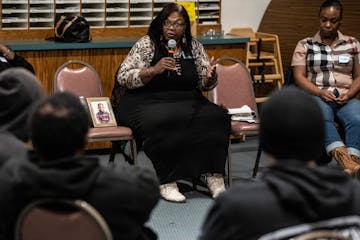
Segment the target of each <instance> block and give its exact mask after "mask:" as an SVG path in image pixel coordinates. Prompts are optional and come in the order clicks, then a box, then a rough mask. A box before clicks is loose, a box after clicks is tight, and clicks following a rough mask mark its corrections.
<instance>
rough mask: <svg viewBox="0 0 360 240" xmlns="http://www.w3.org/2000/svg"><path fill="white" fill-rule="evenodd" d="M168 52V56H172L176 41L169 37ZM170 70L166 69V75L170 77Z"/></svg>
mask: <svg viewBox="0 0 360 240" xmlns="http://www.w3.org/2000/svg"><path fill="white" fill-rule="evenodd" d="M167 46H168V54H169V57H172V58H173V57H174V52H175V48H176V41H175V40H174V39H169V41H168V43H167ZM170 74H171V71H168V74H167V75H168V77H170Z"/></svg>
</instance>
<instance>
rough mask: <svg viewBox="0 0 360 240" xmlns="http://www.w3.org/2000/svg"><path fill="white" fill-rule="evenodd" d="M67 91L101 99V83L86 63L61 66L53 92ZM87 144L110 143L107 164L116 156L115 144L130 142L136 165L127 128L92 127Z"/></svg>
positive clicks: (133, 155) (135, 155) (133, 153)
mask: <svg viewBox="0 0 360 240" xmlns="http://www.w3.org/2000/svg"><path fill="white" fill-rule="evenodd" d="M58 91H60V92H62V91H68V92H71V93H73V94H75V95H76V96H79V97H81V98H87V97H102V96H103V91H102V86H101V81H100V78H99V75H98V73H97V72H96V70H95V69H94V68H93V67H92V66H90V65H89V64H88V63H86V62H83V61H77V60H70V61H68V62H66V63H64V64H62V65H61V66H60V67H59V68H58V69H57V71H56V73H55V77H54V92H58ZM88 141H89V142H112V147H111V152H110V157H109V162H113V161H114V159H115V154H116V146H117V144H116V142H118V141H130V145H131V152H132V160H131V163H136V160H137V149H136V142H135V139H134V137H133V135H132V131H131V129H130V128H128V127H124V126H116V127H101V128H97V127H93V128H90V129H89V133H88Z"/></svg>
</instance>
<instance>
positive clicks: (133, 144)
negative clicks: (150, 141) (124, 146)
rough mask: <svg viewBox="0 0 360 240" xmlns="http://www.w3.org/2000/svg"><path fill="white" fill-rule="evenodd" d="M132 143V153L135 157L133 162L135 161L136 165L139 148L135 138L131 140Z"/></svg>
mask: <svg viewBox="0 0 360 240" xmlns="http://www.w3.org/2000/svg"><path fill="white" fill-rule="evenodd" d="M130 145H131V155H132V158H133V163H134V165H136V164H137V148H136V141H135V139H131V140H130Z"/></svg>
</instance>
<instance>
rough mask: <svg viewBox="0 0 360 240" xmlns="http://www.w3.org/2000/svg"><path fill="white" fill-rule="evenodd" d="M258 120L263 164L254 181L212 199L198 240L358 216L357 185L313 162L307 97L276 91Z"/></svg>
mask: <svg viewBox="0 0 360 240" xmlns="http://www.w3.org/2000/svg"><path fill="white" fill-rule="evenodd" d="M260 119H261V123H260V144H261V146H262V149H263V151H264V152H265V153H266V157H267V162H268V165H269V166H268V168H267V169H266V170H265V171H264V172H263V174H262V177H261V180H260V181H254V182H249V181H246V182H239V183H237V184H235V185H234V186H233V187H232V188H230V189H228V190H227V191H226V192H224V193H223V194H220V195H219V197H218V198H217V199H215V202H214V204H213V206H212V207H211V209H210V210H209V212H208V215H207V217H206V219H205V222H204V223H203V226H202V230H201V234H200V236H199V239H200V240H205V239H206V240H212V239H214V240H215V239H216V240H223V239H226V240H231V239H246V240H252V239H258V238H259V237H260V236H262V235H264V234H266V233H268V232H272V231H274V230H277V229H280V228H284V227H288V226H293V225H298V224H302V223H312V222H317V221H320V220H326V219H330V218H334V217H340V216H350V215H360V183H359V182H358V181H357V180H354V179H351V177H350V176H348V175H347V174H345V173H344V172H342V171H341V170H339V169H332V168H329V167H320V166H319V167H317V166H316V163H315V160H316V159H317V158H318V157H320V155H321V151H322V146H323V142H324V125H323V116H322V113H321V111H320V109H319V107H318V106H317V104H316V102H315V101H314V99H313V98H312V97H311V96H310V95H308V94H307V93H305V92H303V91H301V90H299V89H296V88H295V87H288V88H285V89H283V90H280V91H278V92H276V93H274V94H273V95H272V96H271V97H270V98H269V100H268V101H267V102H265V103H264V105H263V107H262V111H261V113H260Z"/></svg>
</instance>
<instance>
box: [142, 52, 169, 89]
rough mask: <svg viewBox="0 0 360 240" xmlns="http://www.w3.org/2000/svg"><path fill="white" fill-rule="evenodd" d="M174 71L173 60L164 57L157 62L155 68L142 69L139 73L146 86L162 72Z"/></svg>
mask: <svg viewBox="0 0 360 240" xmlns="http://www.w3.org/2000/svg"><path fill="white" fill-rule="evenodd" d="M166 70H168V71H175V70H176V65H175V59H174V58H172V57H164V58H162V59H160V61H158V62H157V63H156V64H155V66H153V67H147V68H143V69H142V70H141V72H140V78H141V80H142V82H143V83H144V84H147V83H148V82H150V81H151V79H153V77H155V76H156V75H158V74H161V73H163V72H164V71H166Z"/></svg>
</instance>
